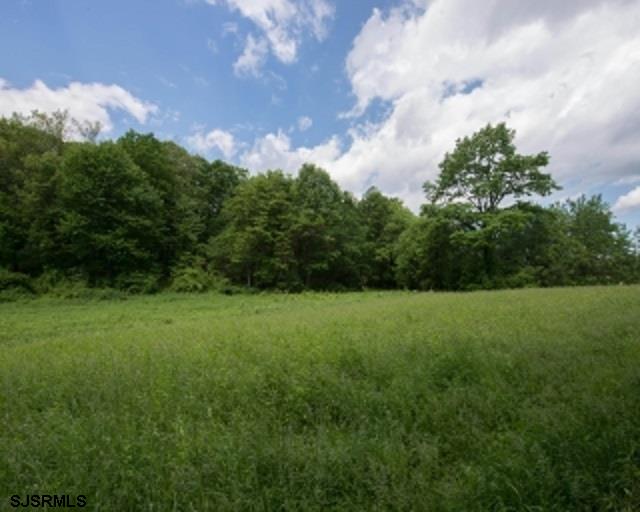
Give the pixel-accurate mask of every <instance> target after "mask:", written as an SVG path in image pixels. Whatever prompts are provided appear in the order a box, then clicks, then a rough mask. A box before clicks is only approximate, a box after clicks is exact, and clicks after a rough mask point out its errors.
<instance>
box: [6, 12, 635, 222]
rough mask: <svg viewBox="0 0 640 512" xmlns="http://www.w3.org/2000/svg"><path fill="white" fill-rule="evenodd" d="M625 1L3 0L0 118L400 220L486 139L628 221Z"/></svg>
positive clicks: (631, 18)
mask: <svg viewBox="0 0 640 512" xmlns="http://www.w3.org/2000/svg"><path fill="white" fill-rule="evenodd" d="M639 27H640V0H571V1H566V2H558V1H557V0H537V1H536V2H529V1H524V0H521V1H516V0H486V1H483V2H478V1H477V0H381V1H376V0H356V1H345V0H343V1H340V2H339V1H338V0H135V1H133V0H109V1H105V0H94V1H91V2H87V1H86V0H47V1H40V0H2V2H1V3H0V48H2V52H0V115H11V113H12V112H22V113H28V112H30V111H32V110H34V109H38V110H40V111H45V112H51V111H55V110H61V109H62V110H64V109H66V110H68V111H69V113H70V115H71V116H72V117H74V118H76V119H78V120H80V121H84V120H87V121H99V122H100V123H101V125H102V126H103V132H102V135H101V136H102V137H103V138H115V137H118V136H119V135H121V134H122V133H124V132H126V131H127V130H129V129H135V130H138V131H141V132H145V133H146V132H153V133H155V134H156V136H158V137H159V138H161V139H171V140H174V141H176V142H177V143H179V144H181V145H183V146H184V147H186V148H187V149H189V150H190V151H191V152H193V153H198V154H201V155H203V156H205V157H206V158H208V159H217V158H220V159H223V160H226V161H229V162H231V163H234V164H237V165H241V166H243V167H246V168H248V169H249V170H250V171H252V172H261V171H265V170H267V169H276V168H279V169H283V170H285V171H287V172H290V173H295V172H296V171H297V170H298V169H299V168H300V166H301V165H302V164H303V163H305V162H312V163H316V164H317V165H320V166H321V167H323V168H325V169H326V170H327V171H328V172H329V173H330V174H331V176H332V177H333V178H334V179H335V180H336V181H337V182H338V183H339V184H340V185H341V186H342V187H344V188H346V189H347V190H350V191H352V192H353V193H355V194H356V195H360V194H362V193H363V192H364V191H365V190H366V189H367V188H368V187H370V186H372V185H375V186H377V187H378V188H379V189H380V190H382V191H383V192H384V193H386V194H388V195H392V196H396V197H400V198H401V199H403V200H404V201H405V203H406V204H407V205H408V206H409V207H410V208H412V209H413V210H414V211H417V209H418V207H419V205H420V204H421V203H422V202H424V197H423V192H422V184H423V183H424V182H425V181H426V180H433V179H434V178H435V177H436V176H437V174H438V163H439V162H440V161H442V158H443V156H444V154H445V153H446V152H447V151H451V150H452V149H453V148H454V146H455V141H456V139H457V138H459V137H464V136H466V135H471V134H472V133H473V132H475V131H477V130H478V129H480V128H482V127H483V126H485V125H486V124H487V123H498V122H506V123H507V125H508V126H509V127H511V128H514V129H515V130H516V133H517V135H516V145H517V147H518V149H519V150H520V151H521V152H523V153H537V152H540V151H548V152H549V153H550V155H551V163H550V165H549V166H548V167H547V169H546V170H547V171H548V172H551V173H552V175H553V176H554V177H555V179H556V180H557V181H558V183H559V184H560V185H561V186H562V187H563V188H562V190H561V191H559V192H557V193H555V194H554V195H553V196H552V197H550V198H547V199H545V200H544V202H545V203H548V202H550V201H558V200H564V199H567V198H575V197H577V196H579V195H580V194H582V193H584V194H587V195H591V194H602V195H603V197H604V199H605V200H606V201H607V202H609V204H611V206H612V208H613V211H614V212H615V214H616V217H617V218H618V219H619V220H620V221H622V222H625V223H627V224H628V225H629V226H630V227H633V226H637V225H640V28H639Z"/></svg>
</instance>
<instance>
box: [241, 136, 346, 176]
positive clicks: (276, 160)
mask: <svg viewBox="0 0 640 512" xmlns="http://www.w3.org/2000/svg"><path fill="white" fill-rule="evenodd" d="M339 155H340V141H339V139H338V138H337V137H332V138H331V139H329V140H327V141H326V142H324V143H322V144H319V145H317V146H314V147H313V148H306V147H299V148H295V149H293V148H292V147H291V140H290V139H289V137H288V136H287V135H286V134H285V133H283V132H282V131H281V130H279V131H278V133H269V134H267V135H265V136H264V137H261V138H259V139H257V140H256V141H255V142H254V144H253V147H252V148H251V149H249V150H247V151H245V152H244V153H243V154H242V155H241V156H240V163H241V164H242V165H243V166H244V167H247V168H248V169H250V170H253V171H264V170H266V169H282V170H283V171H286V172H290V173H294V172H296V171H297V170H298V169H299V168H300V167H302V165H303V164H305V163H307V162H309V163H314V164H316V165H319V166H321V167H325V168H327V169H328V166H329V165H330V164H331V163H332V162H335V160H336V158H338V156H339Z"/></svg>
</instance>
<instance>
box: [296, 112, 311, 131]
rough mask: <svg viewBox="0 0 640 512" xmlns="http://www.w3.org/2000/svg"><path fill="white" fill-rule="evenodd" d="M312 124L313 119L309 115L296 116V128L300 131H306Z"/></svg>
mask: <svg viewBox="0 0 640 512" xmlns="http://www.w3.org/2000/svg"><path fill="white" fill-rule="evenodd" d="M312 125H313V119H311V118H310V117H309V116H302V117H299V118H298V130H300V131H301V132H305V131H307V130H308V129H309V128H311V126H312Z"/></svg>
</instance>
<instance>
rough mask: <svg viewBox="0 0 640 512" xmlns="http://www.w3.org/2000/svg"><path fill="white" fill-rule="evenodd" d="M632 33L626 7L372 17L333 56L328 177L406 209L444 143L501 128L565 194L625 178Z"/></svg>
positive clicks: (634, 151)
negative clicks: (344, 142) (345, 123)
mask: <svg viewBox="0 0 640 512" xmlns="http://www.w3.org/2000/svg"><path fill="white" fill-rule="evenodd" d="M639 26H640V1H638V0H577V1H573V2H557V1H555V0H541V1H536V2H513V1H512V0H493V1H492V2H476V1H475V0H430V1H426V0H411V1H407V2H405V4H404V5H402V6H400V7H398V8H395V9H392V10H390V11H387V12H383V11H380V10H377V9H376V10H374V11H373V13H372V14H371V16H370V18H369V19H368V20H367V22H366V23H365V25H364V26H363V27H362V29H361V31H360V33H359V34H358V36H357V37H356V38H355V40H354V42H353V46H352V48H351V51H350V53H349V55H348V56H347V59H346V66H345V68H346V73H347V76H348V79H349V81H350V84H351V89H352V92H353V96H354V108H353V110H352V111H351V112H350V115H351V117H352V126H353V128H352V130H351V131H350V137H351V142H350V144H349V145H348V147H347V149H346V151H344V152H342V153H341V154H339V155H337V157H336V158H335V160H334V161H332V162H329V163H327V164H326V165H327V168H328V170H330V172H332V174H333V176H334V177H335V178H336V179H337V180H338V181H339V182H341V184H342V185H343V186H347V187H349V188H350V189H352V190H354V191H356V192H360V191H362V190H364V189H365V188H366V187H367V186H368V185H370V184H371V183H375V184H377V185H378V186H380V188H382V189H383V190H384V191H385V192H387V193H391V194H398V195H401V196H402V197H403V198H405V200H407V202H408V203H409V204H410V205H411V206H413V207H415V206H417V205H418V204H419V203H420V202H421V201H422V192H421V185H422V183H423V182H424V181H425V180H427V179H433V178H434V177H435V176H436V175H437V172H438V167H437V165H438V162H440V161H441V159H442V157H443V155H444V153H445V152H446V151H448V150H451V149H452V148H453V147H454V144H455V140H456V138H458V137H461V136H464V135H468V134H471V133H473V132H474V131H477V130H478V129H479V128H481V127H482V126H484V125H486V124H487V123H489V122H491V123H497V122H502V121H504V122H506V123H507V124H508V125H509V126H510V127H513V128H515V129H516V131H517V138H516V144H517V146H518V148H519V149H520V150H521V151H523V152H529V153H533V152H538V151H542V150H548V151H549V152H550V154H551V165H550V166H549V167H548V170H549V171H550V172H552V173H553V175H554V177H556V179H557V180H558V181H559V182H560V183H561V184H563V185H565V187H566V189H567V190H566V192H569V193H571V192H572V191H577V190H580V191H585V192H587V191H588V190H589V189H594V190H598V189H599V188H601V187H602V186H604V185H606V184H610V183H614V182H617V181H619V180H626V179H630V177H631V176H633V175H634V174H637V168H638V164H639V163H640V144H638V143H637V141H638V137H639V136H640V93H639V92H638V86H637V84H639V83H640V31H638V27H639ZM373 102H378V103H379V102H382V104H383V105H385V106H387V107H388V113H387V114H386V115H385V116H384V117H383V119H382V120H381V121H380V122H377V123H373V124H372V123H368V122H365V121H364V120H363V118H361V117H360V116H361V114H363V113H365V112H367V110H368V109H370V107H371V105H372V103H373ZM310 150H311V151H312V150H313V148H310ZM292 151H293V152H295V149H292V148H288V149H287V154H289V153H291V152H292Z"/></svg>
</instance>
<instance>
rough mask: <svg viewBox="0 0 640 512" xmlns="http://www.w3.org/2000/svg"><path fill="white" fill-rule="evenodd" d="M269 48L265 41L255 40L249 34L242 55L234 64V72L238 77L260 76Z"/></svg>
mask: <svg viewBox="0 0 640 512" xmlns="http://www.w3.org/2000/svg"><path fill="white" fill-rule="evenodd" d="M268 51H269V48H268V46H267V41H266V40H265V39H258V40H256V39H254V37H253V36H252V35H251V34H249V35H248V36H247V40H246V42H245V45H244V51H243V52H242V55H240V57H238V60H236V62H235V63H234V64H233V70H234V72H235V73H236V75H238V76H246V75H252V76H260V74H261V71H260V70H261V68H262V65H263V64H264V61H265V59H266V57H267V52H268Z"/></svg>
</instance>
